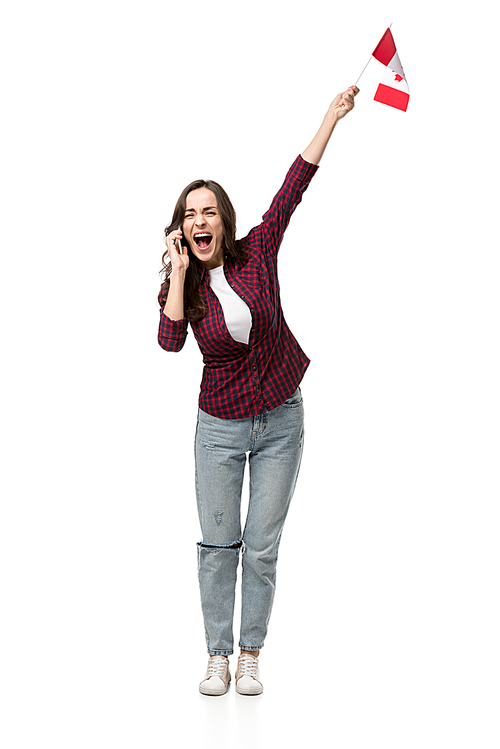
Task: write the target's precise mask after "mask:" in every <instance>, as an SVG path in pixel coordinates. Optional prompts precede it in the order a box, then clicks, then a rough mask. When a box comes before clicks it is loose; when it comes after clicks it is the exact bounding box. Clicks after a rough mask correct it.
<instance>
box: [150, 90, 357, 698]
mask: <svg viewBox="0 0 500 749" xmlns="http://www.w3.org/2000/svg"><path fill="white" fill-rule="evenodd" d="M357 93H358V89H357V88H356V87H355V86H351V87H350V88H349V89H347V91H344V93H342V94H339V95H338V96H337V97H336V98H335V99H334V100H333V102H332V103H331V105H330V107H329V109H328V112H327V114H326V115H325V118H324V120H323V123H322V125H321V127H320V129H319V130H318V132H317V134H316V136H315V137H314V139H313V141H312V142H311V144H310V145H309V146H308V147H307V148H306V150H305V151H304V152H303V153H302V155H301V156H298V157H297V159H296V160H295V162H294V163H293V165H292V167H291V169H290V171H289V172H288V174H287V177H286V179H285V182H284V184H283V186H282V187H281V189H280V191H279V192H278V193H277V195H276V197H275V198H274V200H273V202H272V204H271V207H270V209H269V210H268V211H267V213H266V214H265V215H264V217H263V220H262V223H261V224H260V225H259V226H257V227H255V228H254V229H252V230H251V231H250V233H249V234H248V235H247V236H246V237H245V238H244V239H241V240H238V241H237V240H236V239H235V229H236V216H235V212H234V209H233V207H232V205H231V202H230V200H229V198H228V197H227V195H226V193H225V192H224V190H223V189H222V188H221V186H220V185H218V184H217V183H216V182H212V181H204V180H198V181H196V182H192V183H191V184H190V185H188V186H187V187H186V188H185V189H184V190H183V192H182V193H181V195H180V197H179V200H178V202H177V205H176V208H175V211H174V215H173V218H172V222H171V223H170V225H169V226H168V227H167V228H166V229H165V234H166V244H167V251H166V252H165V254H164V256H163V263H164V268H163V270H164V272H165V281H164V283H163V284H162V288H161V291H160V295H159V302H160V307H161V310H162V311H161V313H160V327H159V333H158V341H159V343H160V346H162V348H164V349H165V350H166V351H180V349H181V348H182V346H183V345H184V341H185V339H186V335H187V324H188V322H190V323H191V327H192V330H193V333H194V336H195V338H196V340H197V343H198V345H199V347H200V349H201V351H202V354H203V360H204V370H203V378H202V383H201V392H200V397H199V411H198V424H197V429H196V438H195V459H196V494H197V502H198V513H199V518H200V524H201V529H202V533H203V540H202V541H201V542H200V543H199V544H198V571H199V583H200V592H201V602H202V610H203V617H204V622H205V634H206V641H207V647H208V652H209V655H210V660H209V664H208V669H207V673H206V676H205V679H204V680H203V681H202V682H201V684H200V687H199V688H200V692H201V693H202V694H207V695H221V694H225V692H226V691H227V688H228V684H229V682H230V678H231V677H230V673H229V662H228V656H229V655H231V654H232V653H233V631H232V630H233V612H234V600H235V585H236V571H237V566H238V561H239V556H240V553H241V557H242V613H241V633H240V643H239V645H240V648H241V655H240V657H239V659H238V668H237V672H236V691H237V692H238V693H239V694H248V695H249V694H260V693H261V692H262V689H263V687H262V682H261V681H260V679H259V672H258V660H257V658H258V656H259V653H260V650H261V648H262V647H263V645H264V640H265V637H266V633H267V625H268V622H269V617H270V614H271V608H272V603H273V598H274V590H275V578H276V561H277V555H278V546H279V542H280V538H281V532H282V530H283V524H284V522H285V517H286V514H287V511H288V507H289V504H290V500H291V498H292V495H293V492H294V488H295V483H296V480H297V475H298V472H299V467H300V461H301V456H302V445H303V404H302V397H301V393H300V389H299V384H300V382H301V380H302V377H303V375H304V372H305V370H306V369H307V367H308V365H309V359H308V358H307V356H306V355H305V354H304V352H303V351H302V349H301V348H300V346H299V345H298V343H297V341H296V340H295V338H294V337H293V335H292V333H291V331H290V330H289V328H288V326H287V324H286V322H285V320H284V317H283V312H282V309H281V303H280V296H279V284H278V277H277V254H278V249H279V247H280V244H281V241H282V239H283V234H284V232H285V229H286V227H287V226H288V223H289V221H290V217H291V215H292V213H293V211H294V210H295V208H296V206H297V205H298V203H299V202H300V201H301V199H302V194H303V192H304V191H305V190H306V188H307V186H308V184H309V182H310V180H311V178H312V177H313V175H314V173H315V172H316V170H317V168H318V164H319V162H320V160H321V157H322V155H323V153H324V150H325V148H326V146H327V144H328V141H329V140H330V137H331V135H332V133H333V130H334V128H335V126H336V124H337V122H338V121H339V120H340V119H341V118H342V117H344V116H345V115H346V114H347V113H348V112H349V111H350V110H351V109H352V108H353V107H354V97H355V95H356V94H357ZM247 454H248V456H249V457H248V459H249V468H250V497H249V506H248V515H247V518H246V523H245V528H244V531H243V533H242V532H241V524H240V501H241V489H242V482H243V473H244V469H245V463H246V459H247Z"/></svg>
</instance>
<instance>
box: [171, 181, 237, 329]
mask: <svg viewBox="0 0 500 749" xmlns="http://www.w3.org/2000/svg"><path fill="white" fill-rule="evenodd" d="M200 187H206V188H207V189H208V190H211V191H212V192H213V194H214V195H215V197H216V199H217V208H218V210H219V215H220V217H221V220H222V232H223V242H224V246H223V249H224V252H225V253H227V254H229V255H231V256H232V257H234V258H235V259H236V260H239V261H241V262H242V263H245V262H246V260H247V257H248V256H247V252H246V250H245V248H244V246H243V242H242V241H241V240H239V239H236V212H235V210H234V208H233V204H232V203H231V201H230V200H229V197H228V194H227V192H226V191H225V190H224V189H223V188H222V187H221V186H220V185H219V183H218V182H214V181H213V180H211V179H208V180H204V179H197V180H195V181H194V182H191V184H189V185H188V186H187V187H185V188H184V190H183V191H182V192H181V194H180V196H179V199H178V200H177V203H176V206H175V208H174V213H173V216H172V220H171V222H170V224H169V225H168V226H167V227H165V236H167V234H170V232H171V231H174V229H179V228H181V229H182V224H183V222H184V215H185V213H186V198H187V196H188V195H189V193H190V192H193V190H198V189H199V188H200ZM182 247H183V249H184V251H186V249H187V253H188V255H189V267H188V269H187V271H186V278H185V281H184V314H185V317H186V318H187V319H188V320H189V321H190V322H198V321H199V320H202V319H203V318H204V317H205V314H206V307H205V302H204V301H203V297H202V295H201V292H200V266H201V263H200V261H199V260H198V258H197V257H196V256H195V255H193V253H192V252H191V248H190V247H189V244H188V243H187V241H186V240H185V239H184V238H183V239H182ZM161 260H162V263H163V267H162V269H161V271H160V273H161V274H162V275H163V282H162V285H161V290H160V294H159V297H158V301H159V302H160V307H161V308H163V307H164V305H165V302H166V301H167V296H168V290H169V287H170V280H169V278H170V274H171V273H172V265H171V263H170V260H169V257H168V250H165V252H164V253H163V255H162V258H161Z"/></svg>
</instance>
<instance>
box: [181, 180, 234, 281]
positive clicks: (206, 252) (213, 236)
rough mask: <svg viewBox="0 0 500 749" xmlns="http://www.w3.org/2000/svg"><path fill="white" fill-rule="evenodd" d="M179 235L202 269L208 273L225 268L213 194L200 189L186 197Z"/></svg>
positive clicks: (220, 225) (217, 212) (220, 228)
mask: <svg viewBox="0 0 500 749" xmlns="http://www.w3.org/2000/svg"><path fill="white" fill-rule="evenodd" d="M182 233H183V235H184V238H185V239H186V240H187V242H188V243H189V246H190V248H191V251H192V253H193V255H196V257H197V258H198V260H200V261H201V262H202V263H203V265H204V266H205V268H207V269H208V270H211V269H212V268H218V267H219V265H223V264H224V249H223V248H224V234H223V229H222V219H221V217H220V214H219V209H218V207H217V198H216V197H215V195H214V194H213V192H212V190H209V189H208V188H207V187H199V188H198V189H197V190H192V191H191V192H190V193H189V194H188V196H187V198H186V210H185V213H184V221H183V224H182Z"/></svg>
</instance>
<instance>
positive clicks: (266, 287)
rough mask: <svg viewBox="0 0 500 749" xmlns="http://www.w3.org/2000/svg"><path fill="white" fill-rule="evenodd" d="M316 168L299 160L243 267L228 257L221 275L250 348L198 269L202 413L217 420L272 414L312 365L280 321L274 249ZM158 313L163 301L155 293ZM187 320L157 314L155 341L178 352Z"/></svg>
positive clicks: (195, 326)
mask: <svg viewBox="0 0 500 749" xmlns="http://www.w3.org/2000/svg"><path fill="white" fill-rule="evenodd" d="M317 169H318V167H317V166H315V165H314V164H310V163H309V162H307V161H304V159H303V158H302V157H301V156H298V157H297V158H296V159H295V161H294V163H293V164H292V166H291V168H290V170H289V172H288V174H287V176H286V179H285V181H284V183H283V186H282V187H281V189H280V190H279V192H278V193H277V195H276V196H275V198H274V200H273V202H272V203H271V207H270V208H269V210H268V211H267V213H265V214H264V216H263V218H262V223H261V224H259V225H258V226H256V227H254V228H253V229H252V230H251V231H250V233H249V234H248V235H247V236H246V237H245V238H244V240H243V242H244V247H245V249H246V251H247V253H248V260H247V261H246V263H241V262H239V261H237V260H235V259H234V258H233V257H232V256H230V255H226V258H225V260H224V273H225V276H226V278H227V282H228V283H229V285H230V286H231V288H232V289H234V291H235V292H236V293H237V294H238V295H239V296H240V297H241V298H242V299H243V300H244V301H245V302H246V304H247V305H248V307H249V308H250V311H251V313H252V329H251V332H250V339H249V342H248V345H247V344H246V343H239V342H238V341H235V340H234V339H233V338H232V337H231V335H230V334H229V332H228V329H227V327H226V323H225V319H224V313H223V311H222V307H221V305H220V302H219V300H218V298H217V296H216V295H215V294H214V292H213V291H212V289H211V287H210V274H209V273H208V272H207V271H206V270H205V269H204V268H202V270H201V283H200V291H201V293H202V295H203V299H204V301H205V305H206V308H207V313H206V315H205V317H204V318H203V320H200V322H194V323H191V327H192V330H193V333H194V336H195V338H196V341H197V343H198V346H199V347H200V350H201V352H202V354H203V362H204V365H205V366H204V369H203V377H202V381H201V390H200V398H199V406H200V408H201V410H202V411H206V412H207V413H209V414H211V415H212V416H218V417H219V418H221V419H243V418H248V417H249V416H255V415H256V414H260V413H264V412H265V411H270V410H271V409H272V408H276V406H279V405H281V403H283V402H284V401H285V400H287V398H290V396H291V395H292V394H293V393H294V392H295V390H296V389H297V387H298V386H299V383H300V381H301V380H302V377H303V376H304V372H305V371H306V369H307V367H308V366H309V359H308V358H307V356H306V355H305V354H304V352H303V351H302V349H301V348H300V346H299V344H298V343H297V341H296V340H295V338H294V336H293V335H292V333H291V331H290V329H289V328H288V325H287V324H286V322H285V318H284V317H283V311H282V309H281V301H280V289H279V283H278V268H277V263H278V257H277V256H278V250H279V247H280V245H281V242H282V240H283V235H284V233H285V229H286V227H287V226H288V223H289V221H290V218H291V215H292V213H293V211H294V210H295V208H296V207H297V205H298V204H299V203H300V201H301V200H302V194H303V193H304V191H305V190H306V189H307V186H308V185H309V182H310V181H311V179H312V177H313V175H314V174H315V172H316V171H317ZM159 301H160V306H161V308H162V310H163V306H164V305H165V301H166V300H165V298H164V297H162V295H161V294H160V296H159ZM186 335H187V320H186V319H185V318H184V319H183V320H170V319H169V318H168V317H167V316H166V315H164V314H163V311H162V312H161V313H160V327H159V331H158V342H159V344H160V346H161V347H162V348H164V349H165V350H166V351H180V350H181V348H182V347H183V345H184V342H185V340H186Z"/></svg>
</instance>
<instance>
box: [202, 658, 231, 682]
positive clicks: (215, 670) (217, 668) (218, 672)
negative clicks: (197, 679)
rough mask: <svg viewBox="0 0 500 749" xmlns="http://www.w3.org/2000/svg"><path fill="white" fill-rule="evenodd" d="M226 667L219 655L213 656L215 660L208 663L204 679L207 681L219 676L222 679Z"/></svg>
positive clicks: (225, 662)
mask: <svg viewBox="0 0 500 749" xmlns="http://www.w3.org/2000/svg"><path fill="white" fill-rule="evenodd" d="M226 667H227V660H226V659H225V658H222V657H221V656H220V655H217V656H215V658H210V660H209V661H208V668H207V675H206V678H207V679H209V678H210V677H211V676H220V677H221V678H223V677H224V675H225V673H226Z"/></svg>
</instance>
